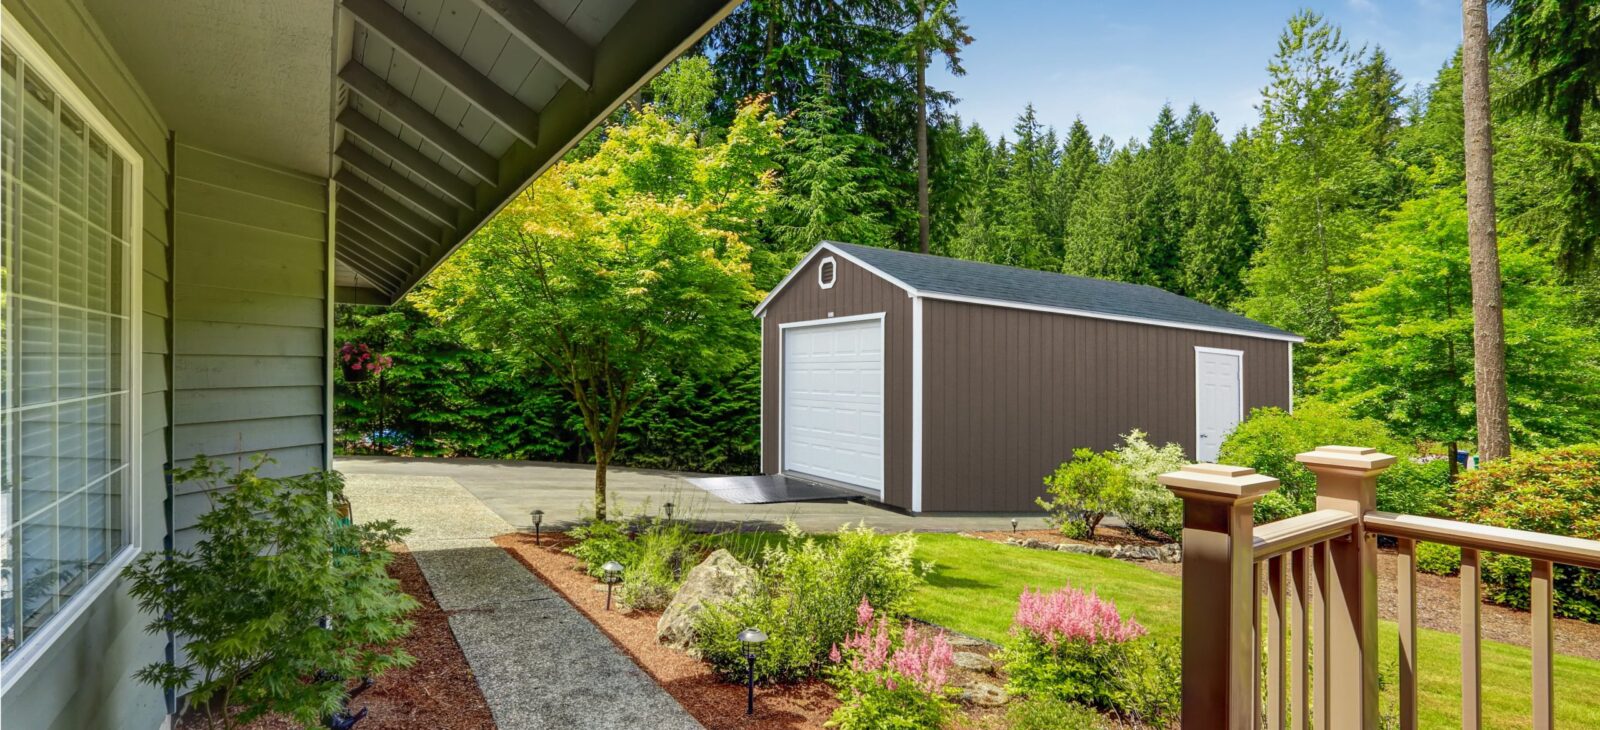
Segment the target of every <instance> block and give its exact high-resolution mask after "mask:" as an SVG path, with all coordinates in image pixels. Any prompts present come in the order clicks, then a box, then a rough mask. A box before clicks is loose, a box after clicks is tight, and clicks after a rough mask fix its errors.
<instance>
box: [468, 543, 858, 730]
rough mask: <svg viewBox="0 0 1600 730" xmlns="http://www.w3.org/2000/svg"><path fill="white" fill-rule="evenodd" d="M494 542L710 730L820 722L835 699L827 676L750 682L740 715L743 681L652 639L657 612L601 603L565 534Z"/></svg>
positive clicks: (791, 727)
mask: <svg viewBox="0 0 1600 730" xmlns="http://www.w3.org/2000/svg"><path fill="white" fill-rule="evenodd" d="M494 541H495V544H497V545H499V546H500V547H502V548H505V550H506V552H508V553H510V554H511V556H512V557H514V558H516V559H517V560H519V561H521V563H522V564H523V565H524V566H527V568H528V569H529V570H530V571H532V572H533V574H534V575H536V576H538V577H539V579H540V580H542V581H544V582H545V584H547V585H549V586H550V587H551V588H553V589H555V591H556V592H557V593H560V594H561V595H562V596H563V597H564V598H566V599H567V602H568V603H571V604H572V605H573V606H574V607H575V608H577V609H578V610H579V611H581V612H583V614H584V615H585V616H586V617H588V619H589V620H590V621H592V622H594V624H595V626H597V627H599V629H600V630H601V631H603V632H605V634H606V635H607V636H609V637H611V640H612V641H613V642H616V644H617V646H618V647H619V648H621V649H622V650H623V651H624V652H626V653H627V654H628V656H630V657H632V658H633V661H634V663H636V664H638V665H639V667H640V668H641V669H643V670H644V671H645V673H647V674H649V675H650V677H651V678H652V679H654V680H655V681H656V682H657V683H658V684H660V685H661V687H662V688H663V689H665V690H666V691H667V693H668V694H671V695H672V697H673V699H676V700H677V701H678V703H679V704H681V705H683V708H684V709H685V710H688V711H689V714H690V715H692V716H694V719H696V720H699V721H700V723H701V724H702V725H705V726H706V728H708V730H725V729H726V730H731V729H734V728H763V729H765V728H773V729H774V730H799V729H800V728H820V727H822V724H823V723H824V722H826V721H827V720H828V718H829V717H830V716H831V715H832V714H833V711H834V708H836V707H838V706H839V701H838V700H837V699H836V698H835V697H834V694H833V689H832V688H830V687H829V686H828V685H827V683H825V682H822V681H821V680H812V681H808V682H804V683H801V684H796V685H783V686H759V687H756V712H755V715H753V716H746V715H745V714H744V711H745V688H744V686H743V685H737V684H729V683H727V682H724V681H722V680H721V679H718V678H717V676H716V675H715V674H712V672H711V670H710V668H708V667H707V666H706V664H705V662H702V661H700V660H699V659H695V658H692V657H690V656H689V655H687V654H685V653H683V652H680V651H677V650H676V649H671V648H668V647H665V646H662V645H661V644H659V643H657V642H656V621H657V619H659V618H660V614H659V613H655V612H647V611H632V610H624V609H621V608H620V607H619V608H618V609H617V610H613V611H607V610H606V594H605V591H604V590H596V586H598V585H599V584H598V583H597V582H596V581H595V580H594V579H593V578H591V577H589V576H588V575H587V574H586V573H583V572H582V571H581V570H579V569H578V565H579V563H578V559H577V558H574V557H572V556H571V555H568V554H566V553H564V552H562V550H563V549H564V548H567V547H570V546H571V545H572V544H573V540H572V539H571V538H568V537H567V536H566V535H564V534H562V533H548V532H547V533H544V537H543V539H542V544H541V545H536V544H534V538H533V536H532V535H525V534H521V533H513V534H509V535H501V536H499V537H496V538H494ZM613 605H615V604H613Z"/></svg>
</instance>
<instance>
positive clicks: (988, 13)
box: [929, 0, 1498, 144]
mask: <svg viewBox="0 0 1600 730" xmlns="http://www.w3.org/2000/svg"><path fill="white" fill-rule="evenodd" d="M959 7H960V11H961V14H962V16H964V17H965V18H966V19H967V25H968V26H969V27H970V28H971V32H972V35H973V37H974V38H975V39H976V40H975V41H974V42H973V44H972V45H971V46H968V47H967V49H966V51H965V53H964V54H963V59H964V65H965V66H966V69H967V75H966V76H964V77H952V76H950V75H949V74H948V73H946V72H945V71H944V70H943V68H942V67H938V68H937V70H936V71H934V72H933V73H930V79H929V80H930V82H931V83H933V84H935V85H937V86H938V87H939V88H943V89H948V90H950V91H952V92H953V93H955V95H956V96H957V97H958V98H960V100H961V101H960V103H959V104H958V105H957V106H956V111H957V112H958V113H960V114H961V117H962V119H963V120H965V121H968V122H972V121H976V122H978V123H979V124H981V125H982V126H983V127H984V129H986V130H988V131H989V132H990V134H991V135H994V134H997V133H998V132H1001V131H1006V132H1009V130H1010V129H1011V125H1012V123H1013V121H1015V119H1016V115H1017V114H1018V113H1020V112H1021V111H1022V108H1023V106H1024V105H1026V104H1027V103H1028V102H1030V101H1031V102H1033V104H1034V107H1035V108H1036V109H1037V110H1038V114H1039V119H1040V121H1042V122H1043V123H1044V124H1046V125H1049V126H1054V127H1056V129H1057V130H1060V131H1065V130H1066V128H1067V126H1069V125H1070V124H1071V123H1072V119H1073V117H1075V116H1082V117H1083V121H1084V123H1085V124H1088V125H1089V130H1090V132H1092V133H1093V134H1094V135H1095V137H1097V138H1098V137H1099V136H1100V135H1102V134H1109V135H1111V137H1112V138H1113V139H1115V140H1116V141H1117V142H1118V143H1119V144H1120V143H1122V142H1125V141H1127V139H1128V138H1129V137H1130V136H1139V137H1141V138H1143V137H1144V136H1145V134H1146V133H1147V132H1148V131H1149V127H1150V123H1151V122H1152V121H1153V120H1154V119H1155V116H1156V112H1157V111H1158V110H1159V109H1160V108H1161V104H1162V103H1163V102H1168V101H1170V102H1172V104H1173V106H1174V107H1177V108H1178V111H1179V113H1180V115H1181V113H1182V111H1183V110H1184V109H1186V108H1187V107H1188V106H1189V103H1190V102H1199V103H1200V106H1201V107H1203V108H1205V109H1207V110H1210V111H1213V112H1215V113H1216V114H1217V117H1218V118H1219V119H1220V120H1221V122H1222V125H1221V126H1222V129H1224V130H1227V132H1228V134H1229V136H1231V135H1232V133H1233V131H1235V130H1237V129H1239V128H1240V127H1244V126H1248V125H1250V124H1253V123H1255V120H1256V116H1257V113H1256V109H1255V105H1256V103H1257V101H1258V98H1259V96H1260V91H1261V87H1262V86H1264V85H1265V84H1266V80H1267V74H1266V67H1267V61H1268V60H1270V59H1271V57H1272V54H1273V53H1274V52H1275V51H1276V49H1277V41H1278V35H1279V33H1280V32H1281V31H1282V30H1283V27H1284V23H1285V21H1286V20H1288V18H1289V16H1290V15H1292V14H1293V13H1294V12H1295V11H1296V10H1298V9H1299V8H1301V7H1309V8H1311V9H1312V10H1315V11H1317V12H1319V13H1322V14H1323V15H1324V16H1326V17H1327V18H1328V19H1329V20H1331V21H1333V22H1334V23H1336V24H1338V25H1339V26H1340V28H1341V29H1342V30H1343V31H1344V37H1345V40H1346V41H1348V42H1349V43H1350V45H1351V47H1352V48H1359V47H1361V46H1362V45H1363V44H1375V45H1379V46H1382V47H1383V49H1384V50H1385V51H1386V52H1387V53H1388V54H1389V57H1390V61H1391V63H1393V64H1394V66H1395V67H1396V68H1397V69H1399V70H1400V73H1401V74H1402V76H1403V77H1404V78H1405V80H1406V82H1407V83H1408V84H1416V83H1427V82H1429V81H1431V80H1432V79H1433V77H1434V74H1435V73H1436V72H1437V71H1438V70H1439V67H1440V66H1442V65H1443V64H1444V63H1445V62H1446V61H1447V60H1449V59H1450V57H1451V55H1452V54H1454V52H1455V48H1456V46H1457V44H1459V43H1460V40H1461V5H1460V3H1459V2H1451V1H1449V0H1323V1H1322V2H1313V3H1307V4H1294V3H1288V2H1271V1H1270V0H1225V1H1217V0H1203V1H1202V0H1191V1H1189V2H1182V1H1179V0H1120V1H1119V0H1111V1H1110V2H1089V1H1086V0H1034V1H1033V2H1024V1H1022V0H962V2H961V3H960V6H959ZM1496 15H1498V13H1497V14H1496ZM1008 136H1009V135H1008Z"/></svg>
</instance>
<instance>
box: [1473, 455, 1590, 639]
mask: <svg viewBox="0 0 1600 730" xmlns="http://www.w3.org/2000/svg"><path fill="white" fill-rule="evenodd" d="M1455 509H1456V513H1457V516H1458V517H1459V518H1460V519H1462V520H1466V521H1467V522H1474V523H1477V524H1481V525H1493V526H1495V527H1510V528H1514V529H1518V530H1532V531H1534V532H1543V533H1548V534H1551V535H1565V536H1568V537H1581V538H1585V539H1589V540H1595V539H1600V444H1588V445H1583V446H1569V447H1564V448H1558V449H1539V450H1528V451H1518V452H1516V453H1515V454H1513V455H1512V456H1511V458H1509V459H1501V460H1499V461H1492V462H1489V463H1487V464H1484V465H1483V466H1482V467H1480V468H1478V469H1474V470H1472V471H1469V472H1467V473H1466V474H1465V475H1463V476H1462V477H1461V480H1460V481H1459V482H1457V484H1456V500H1455ZM1532 570H1533V566H1532V564H1531V563H1530V562H1529V561H1528V560H1527V559H1526V558H1518V557H1512V556H1508V555H1489V556H1486V557H1485V559H1484V566H1483V579H1484V584H1485V586H1486V587H1487V589H1488V590H1487V591H1485V593H1486V594H1487V595H1488V596H1489V598H1490V600H1493V601H1495V602H1496V603H1502V604H1505V605H1508V606H1514V607H1517V608H1524V609H1525V608H1527V607H1528V600H1529V595H1528V582H1529V580H1530V578H1531V575H1532ZM1555 578H1556V580H1555V589H1556V595H1555V612H1556V613H1557V614H1558V615H1561V616H1567V617H1570V618H1577V619H1582V620H1584V621H1589V622H1600V571H1594V570H1585V569H1582V568H1573V567H1569V566H1565V565H1558V566H1556V576H1555Z"/></svg>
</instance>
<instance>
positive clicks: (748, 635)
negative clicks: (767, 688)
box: [739, 628, 767, 715]
mask: <svg viewBox="0 0 1600 730" xmlns="http://www.w3.org/2000/svg"><path fill="white" fill-rule="evenodd" d="M766 640H767V635H766V634H765V633H763V632H762V631H761V629H757V628H748V629H745V630H744V631H740V632H739V643H740V644H743V645H744V661H745V666H746V669H745V675H744V684H745V690H746V694H745V704H744V714H746V715H754V714H756V650H758V649H760V648H761V645H762V644H763V643H765V642H766Z"/></svg>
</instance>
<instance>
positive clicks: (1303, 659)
mask: <svg viewBox="0 0 1600 730" xmlns="http://www.w3.org/2000/svg"><path fill="white" fill-rule="evenodd" d="M1310 565H1311V548H1301V549H1299V550H1296V551H1294V552H1293V553H1292V554H1291V555H1290V558H1289V572H1290V573H1292V574H1293V576H1292V577H1293V578H1294V593H1293V594H1292V595H1291V596H1290V600H1291V601H1292V602H1293V603H1294V605H1293V607H1292V608H1293V610H1292V611H1291V613H1290V618H1291V619H1292V621H1293V625H1292V626H1291V627H1290V629H1289V630H1290V632H1292V637H1291V639H1290V640H1291V641H1293V642H1294V645H1293V647H1292V649H1291V651H1290V657H1289V664H1290V667H1289V692H1290V697H1289V709H1290V712H1291V714H1292V715H1293V717H1294V727H1298V728H1302V729H1304V728H1309V727H1311V722H1310V719H1311V718H1310V715H1309V712H1308V711H1309V710H1310V707H1311V702H1310V699H1311V696H1310V683H1309V681H1308V680H1309V677H1308V675H1307V672H1309V671H1310V669H1311V666H1310V664H1308V660H1309V659H1310V656H1309V655H1310V652H1309V651H1307V649H1308V648H1309V647H1310V646H1311V583H1310V573H1311V570H1310Z"/></svg>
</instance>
